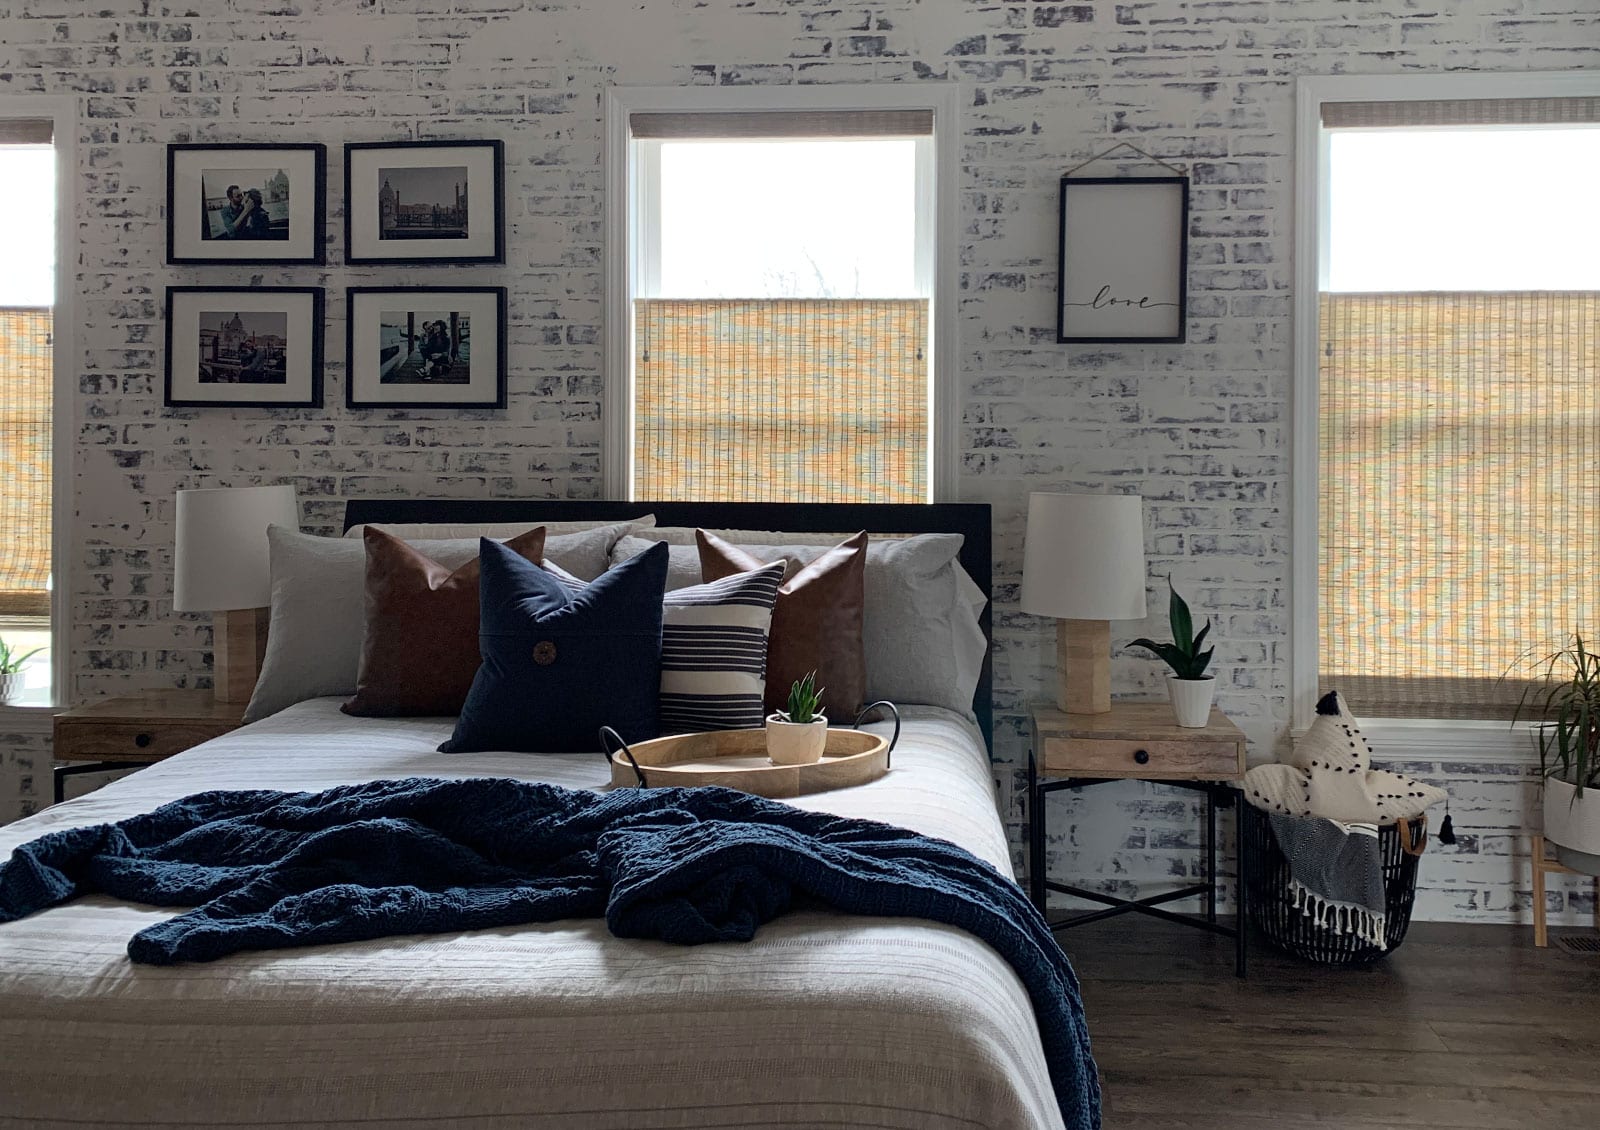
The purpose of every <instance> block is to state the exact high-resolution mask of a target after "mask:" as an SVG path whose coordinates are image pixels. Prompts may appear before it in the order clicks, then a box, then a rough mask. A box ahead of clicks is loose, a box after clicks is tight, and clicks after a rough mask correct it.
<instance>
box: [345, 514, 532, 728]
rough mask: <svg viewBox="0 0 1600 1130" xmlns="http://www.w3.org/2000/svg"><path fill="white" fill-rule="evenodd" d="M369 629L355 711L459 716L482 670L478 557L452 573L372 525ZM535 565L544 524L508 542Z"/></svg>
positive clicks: (368, 532)
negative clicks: (479, 667)
mask: <svg viewBox="0 0 1600 1130" xmlns="http://www.w3.org/2000/svg"><path fill="white" fill-rule="evenodd" d="M361 536H362V539H363V540H364V541H365V543H366V549H367V596H366V607H367V634H366V640H365V642H363V644H362V645H361V672H360V675H359V676H358V677H357V679H356V693H355V697H354V698H352V699H351V700H350V701H349V702H347V703H345V704H344V706H343V707H341V709H342V710H343V711H344V712H345V713H346V714H356V715H401V714H460V713H461V704H462V703H464V702H465V701H466V700H467V691H468V690H470V689H471V688H472V679H473V676H475V675H476V674H477V673H478V664H479V662H480V659H479V653H478V559H477V558H476V557H474V558H473V559H472V560H471V561H469V562H467V563H466V564H465V565H463V566H461V567H460V568H459V569H456V570H454V571H453V572H452V571H451V570H450V569H448V568H446V567H445V566H443V565H441V564H439V563H438V562H437V561H434V560H432V559H431V558H428V557H424V556H423V555H422V554H420V553H418V552H417V551H416V550H415V549H413V548H411V546H409V545H407V544H406V543H405V542H403V541H401V540H400V539H399V538H397V537H394V536H392V535H390V534H386V533H384V532H383V531H382V530H377V529H374V528H373V527H371V526H368V527H367V528H366V529H365V530H363V531H362V533H361ZM506 546H507V548H509V549H512V550H515V551H516V552H517V553H519V554H521V555H522V556H523V557H526V558H527V559H528V560H529V561H532V562H534V563H535V564H537V563H538V562H539V561H540V559H541V558H542V557H543V556H544V527H543V526H538V527H536V528H534V529H531V530H529V531H528V532H527V533H525V534H519V535H517V536H516V537H514V538H512V539H511V540H510V541H508V542H506Z"/></svg>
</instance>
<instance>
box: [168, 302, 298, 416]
mask: <svg viewBox="0 0 1600 1130" xmlns="http://www.w3.org/2000/svg"><path fill="white" fill-rule="evenodd" d="M183 294H219V295H220V294H241V295H243V294H248V295H251V296H254V297H257V298H259V297H260V296H262V295H308V296H309V297H310V299H311V308H310V311H309V312H308V320H307V326H306V328H307V332H308V333H309V334H310V337H311V344H310V354H309V358H308V360H309V373H308V378H307V384H308V388H307V390H306V394H305V395H304V396H303V397H300V398H288V397H285V398H280V399H276V400H274V399H235V398H226V399H222V398H210V399H207V398H200V397H179V396H177V395H176V394H175V391H174V382H173V376H174V374H173V362H174V361H175V360H176V356H175V354H174V350H173V342H174V338H175V334H176V331H177V328H178V327H177V324H176V323H177V319H176V318H175V317H174V312H175V311H174V308H175V305H176V300H177V297H178V296H179V295H183ZM326 305H327V303H326V291H325V290H324V289H323V288H322V287H320V286H169V287H167V293H166V301H165V320H166V333H165V343H164V344H165V349H164V353H165V355H166V356H165V365H164V370H163V374H162V401H161V402H162V405H163V406H164V407H167V408H230V409H231V408H321V407H322V370H323V360H324V358H323V322H324V318H325V310H326ZM227 387H231V388H239V387H242V386H240V385H238V384H234V385H229V386H227Z"/></svg>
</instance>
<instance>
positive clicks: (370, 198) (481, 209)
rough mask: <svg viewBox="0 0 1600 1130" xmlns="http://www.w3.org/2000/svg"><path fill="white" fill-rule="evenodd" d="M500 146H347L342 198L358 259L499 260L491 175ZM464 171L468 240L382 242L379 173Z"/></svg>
mask: <svg viewBox="0 0 1600 1130" xmlns="http://www.w3.org/2000/svg"><path fill="white" fill-rule="evenodd" d="M497 154H498V148H497V147H496V146H495V145H494V144H493V143H490V142H484V143H483V144H481V145H470V146H468V145H441V146H432V145H418V146H395V147H392V148H376V149H366V148H351V149H348V150H347V151H346V155H345V160H346V162H347V163H348V166H347V169H346V177H347V184H348V185H349V196H348V198H347V199H346V200H345V209H346V215H347V222H348V225H349V226H348V239H349V245H348V247H347V248H346V254H347V256H348V258H349V259H350V260H351V261H356V260H384V259H394V260H402V261H403V260H424V259H438V260H449V259H479V260H491V259H495V258H498V257H499V255H500V252H501V250H502V249H501V248H500V246H499V241H498V240H497V238H496V233H497V229H500V228H501V225H503V223H504V217H503V216H502V215H501V214H500V209H501V201H500V186H499V183H498V178H496V176H495V172H496V165H497V164H498V161H497ZM454 167H464V168H465V169H466V170H467V237H466V238H465V239H458V238H451V239H404V240H396V239H384V238H382V236H381V233H380V231H379V210H378V193H379V192H380V191H381V190H382V188H383V175H382V170H385V169H435V168H454Z"/></svg>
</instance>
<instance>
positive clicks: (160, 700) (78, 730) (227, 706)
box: [51, 690, 246, 804]
mask: <svg viewBox="0 0 1600 1130" xmlns="http://www.w3.org/2000/svg"><path fill="white" fill-rule="evenodd" d="M245 705H246V704H245V703H242V702H218V701H217V699H216V696H215V695H214V694H213V693H212V692H211V691H173V690H166V691H141V692H139V693H137V694H130V695H121V696H119V697H117V698H103V699H99V700H98V701H96V702H91V703H89V704H88V705H87V706H75V707H73V708H72V709H71V710H65V711H62V712H61V713H60V714H57V715H56V717H55V745H54V748H53V749H52V751H51V754H52V756H53V757H54V758H55V760H57V761H71V762H74V763H76V764H72V765H57V766H56V770H55V778H56V781H55V784H56V791H55V798H56V803H57V804H60V803H61V802H62V801H63V800H65V799H66V787H67V778H68V777H71V776H74V775H76V774H79V773H104V772H106V771H107V770H111V769H126V768H128V767H129V766H131V765H149V764H152V763H153V762H157V761H161V760H163V759H164V758H168V757H171V756H172V755H173V754H175V753H182V752H183V751H184V750H186V749H191V748H193V747H194V746H197V745H199V744H200V743H201V742H204V741H209V740H211V739H212V738H215V737H220V736H222V735H223V734H226V733H228V732H229V731H230V730H237V729H238V728H239V727H240V726H241V725H242V724H243V719H244V708H245ZM84 763H87V764H84Z"/></svg>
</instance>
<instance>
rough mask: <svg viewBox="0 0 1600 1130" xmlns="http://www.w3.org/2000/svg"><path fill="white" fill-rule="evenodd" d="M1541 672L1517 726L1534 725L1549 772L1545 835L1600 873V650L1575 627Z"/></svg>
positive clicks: (1576, 866) (1562, 856) (1568, 859)
mask: <svg viewBox="0 0 1600 1130" xmlns="http://www.w3.org/2000/svg"><path fill="white" fill-rule="evenodd" d="M1534 666H1535V669H1536V671H1537V672H1538V675H1539V678H1538V681H1536V682H1535V683H1534V684H1533V685H1532V686H1530V687H1529V688H1528V689H1527V690H1525V691H1524V692H1523V694H1522V698H1521V700H1520V701H1519V702H1518V703H1517V710H1516V713H1515V715H1514V716H1513V725H1514V724H1515V723H1516V722H1520V721H1522V720H1523V719H1524V718H1527V719H1529V720H1530V721H1532V722H1533V723H1534V726H1533V735H1534V739H1535V740H1536V741H1537V742H1538V745H1539V769H1540V773H1541V774H1542V775H1543V777H1544V836H1545V839H1547V840H1549V841H1550V842H1551V843H1552V844H1554V845H1555V850H1556V857H1557V858H1558V859H1559V860H1560V861H1561V862H1562V864H1564V865H1565V866H1567V867H1570V868H1572V869H1573V870H1574V871H1582V872H1584V873H1585V874H1588V875H1600V654H1597V653H1595V652H1593V651H1590V650H1589V648H1588V645H1587V644H1585V643H1584V640H1583V636H1581V635H1579V634H1578V633H1576V632H1574V633H1573V635H1572V639H1571V641H1570V642H1569V643H1567V644H1566V645H1565V646H1563V647H1561V648H1560V649H1559V650H1557V651H1554V652H1552V653H1551V654H1549V655H1547V656H1544V657H1543V658H1542V659H1539V660H1538V661H1537V662H1536V663H1535V665H1534Z"/></svg>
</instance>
